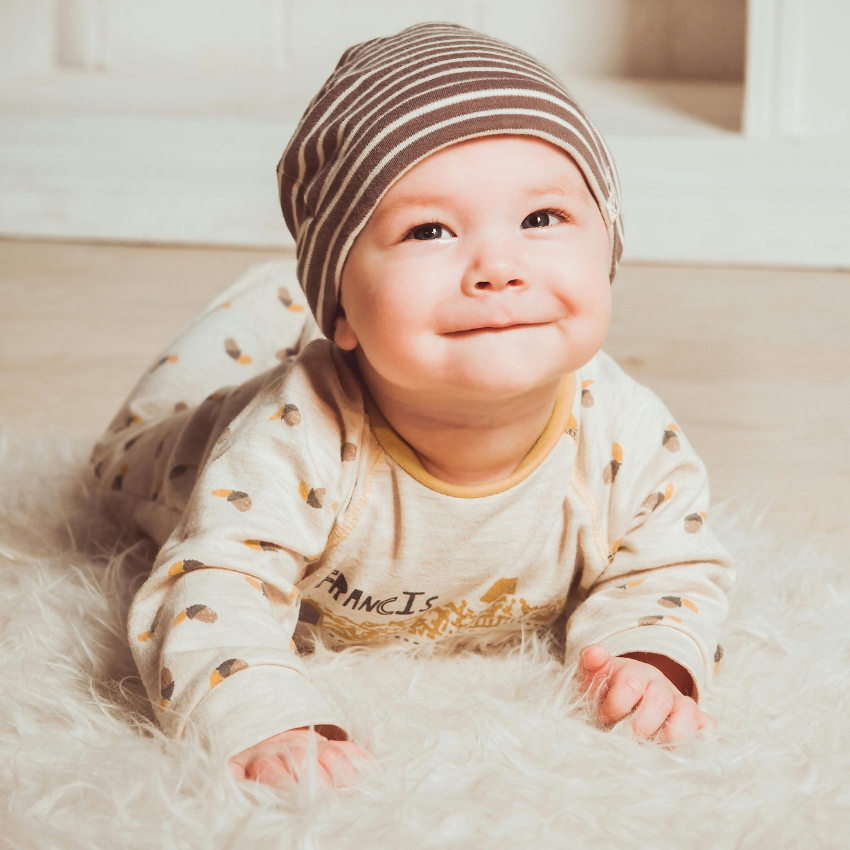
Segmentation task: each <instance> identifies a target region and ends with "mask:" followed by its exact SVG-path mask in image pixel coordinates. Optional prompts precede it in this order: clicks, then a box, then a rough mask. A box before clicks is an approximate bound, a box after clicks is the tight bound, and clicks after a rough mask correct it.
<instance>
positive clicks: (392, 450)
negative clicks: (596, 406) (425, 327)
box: [363, 373, 576, 499]
mask: <svg viewBox="0 0 850 850" xmlns="http://www.w3.org/2000/svg"><path fill="white" fill-rule="evenodd" d="M575 386H576V381H575V375H574V374H572V373H570V374H569V375H564V377H563V378H562V379H561V384H560V386H559V387H558V394H557V395H556V397H555V407H554V408H553V409H552V415H551V416H550V417H549V421H548V422H547V423H546V427H545V428H544V429H543V433H542V434H541V435H540V436H539V437H538V438H537V442H536V443H535V444H534V445H533V446H532V447H531V450H530V451H529V452H528V454H527V455H526V456H525V457H524V458H523V459H522V461H521V462H520V464H519V466H518V467H517V468H516V469H515V470H514V471H513V472H512V473H511V474H510V475H509V476H508V477H507V478H503V479H502V480H501V481H492V482H490V483H488V484H450V483H449V482H448V481H443V480H442V479H440V478H437V477H436V476H435V475H431V473H430V472H428V470H427V469H425V467H424V466H422V462H421V461H420V460H419V458H418V457H417V456H416V453H415V452H414V451H413V449H412V448H411V447H410V445H409V444H408V443H406V442H405V441H404V440H403V439H402V438H401V437H400V436H399V434H398V433H397V432H396V430H395V429H394V428H393V426H392V425H390V423H389V422H387V420H386V418H385V417H384V414H383V413H381V411H380V410H379V409H378V405H377V404H375V401H374V399H373V398H372V397H371V395H370V394H369V392H368V391H367V390H366V388H365V386H364V388H363V389H364V392H363V400H364V404H365V407H366V415H367V416H368V417H369V425H370V427H371V429H372V433H373V434H374V435H375V439H376V440H377V441H378V443H379V444H380V446H381V448H382V449H383V450H384V451H385V452H386V453H387V454H388V455H389V456H390V457H391V458H392V459H393V460H394V461H395V462H396V463H397V464H398V465H399V466H400V467H401V468H402V469H403V470H404V471H405V472H406V473H407V474H408V475H410V476H411V477H412V478H415V479H416V480H417V481H418V482H419V483H420V484H424V485H425V486H426V487H427V488H428V489H429V490H434V491H435V492H437V493H442V494H443V495H445V496H454V497H455V498H458V499H480V498H481V497H482V496H495V495H496V494H497V493H504V492H505V490H510V488H511V487H515V486H516V485H517V484H519V483H520V482H521V481H525V479H526V478H528V476H529V475H531V473H532V472H534V470H535V469H537V467H538V466H540V464H541V463H543V461H544V460H546V458H547V457H548V455H549V452H551V451H552V449H553V448H555V445H556V444H557V442H558V441H559V440H560V439H561V436H562V435H563V433H564V432H565V431H566V430H567V428H568V427H569V420H570V414H571V412H572V406H573V398H574V397H575Z"/></svg>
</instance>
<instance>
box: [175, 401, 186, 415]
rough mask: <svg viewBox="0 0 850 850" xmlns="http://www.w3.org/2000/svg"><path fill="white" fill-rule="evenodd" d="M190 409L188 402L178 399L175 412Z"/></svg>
mask: <svg viewBox="0 0 850 850" xmlns="http://www.w3.org/2000/svg"><path fill="white" fill-rule="evenodd" d="M188 409H189V405H188V404H186V402H185V401H178V402H177V404H175V405H174V412H175V413H182V412H183V411H184V410H188Z"/></svg>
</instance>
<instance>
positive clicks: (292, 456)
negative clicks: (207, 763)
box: [94, 24, 733, 787]
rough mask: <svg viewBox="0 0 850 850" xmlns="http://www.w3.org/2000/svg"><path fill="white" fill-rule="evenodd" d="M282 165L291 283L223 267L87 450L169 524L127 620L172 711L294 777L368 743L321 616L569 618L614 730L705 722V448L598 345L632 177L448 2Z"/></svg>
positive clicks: (459, 620)
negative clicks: (320, 648) (623, 199)
mask: <svg viewBox="0 0 850 850" xmlns="http://www.w3.org/2000/svg"><path fill="white" fill-rule="evenodd" d="M278 177H279V185H280V198H281V204H282V207H283V212H284V216H285V218H286V222H287V225H288V227H289V229H290V231H291V232H292V234H293V236H294V237H295V239H296V241H297V252H298V257H297V261H298V270H297V278H298V281H299V283H300V284H301V287H302V288H303V290H304V292H305V294H306V300H305V298H304V297H302V296H301V294H300V293H299V292H298V291H297V289H296V287H295V286H291V287H288V286H286V285H280V284H281V283H282V282H281V281H280V280H276V279H275V277H274V275H275V274H280V266H276V267H272V268H270V267H264V268H262V269H260V270H258V271H256V272H254V273H253V274H252V275H249V276H248V277H247V278H246V279H245V280H243V281H241V282H239V283H238V284H237V285H236V286H235V287H233V288H231V290H229V291H228V292H227V293H225V295H224V296H222V297H221V298H219V299H218V300H217V301H216V302H215V303H214V304H213V305H212V306H211V307H210V308H209V309H208V310H207V311H206V312H205V313H204V314H203V315H202V316H201V317H200V318H199V319H198V320H196V322H195V323H194V324H193V325H192V326H190V328H189V329H188V330H187V331H185V332H184V334H183V335H182V336H181V337H179V338H178V340H177V341H175V343H174V344H173V345H172V346H171V347H170V348H169V349H168V350H167V351H166V352H165V353H164V356H163V357H162V358H161V359H160V360H158V361H157V363H156V364H155V365H154V367H153V369H152V370H151V371H150V373H149V374H148V375H147V376H146V377H145V378H144V379H143V381H142V382H141V383H140V385H139V387H137V389H136V390H135V391H134V393H133V395H132V396H131V398H130V401H129V402H128V404H127V406H126V407H125V409H124V410H122V412H121V414H119V417H118V418H117V419H116V421H115V423H113V426H112V427H111V428H110V431H109V432H108V434H107V435H106V437H105V438H104V439H103V440H102V441H101V443H100V444H99V446H98V447H97V448H96V450H95V455H94V461H95V463H96V474H97V475H98V477H99V478H100V481H101V482H102V487H103V490H104V493H105V496H106V497H108V498H109V499H111V500H112V501H113V502H114V504H115V506H116V508H117V509H118V510H119V511H120V512H121V513H122V515H123V516H124V517H125V518H127V519H128V520H129V519H132V520H133V521H134V522H135V523H136V524H137V525H139V526H140V527H141V528H143V529H144V530H146V531H147V532H148V533H149V534H151V536H152V537H153V538H154V539H155V540H157V541H158V542H159V543H160V544H162V543H164V545H163V546H162V549H161V551H160V553H159V556H158V557H157V560H156V563H155V564H154V568H153V571H152V573H151V576H150V578H149V579H148V580H147V581H146V583H145V584H144V585H143V586H142V588H141V589H140V590H139V592H138V594H137V595H136V597H135V600H134V602H133V605H132V608H131V611H130V616H129V633H130V640H131V644H132V647H133V651H134V654H135V658H136V661H137V663H138V667H139V670H140V673H141V675H142V679H143V681H144V684H145V687H146V689H147V691H148V693H149V695H150V697H151V700H152V701H153V703H154V706H155V707H156V710H157V716H158V719H159V721H160V723H161V725H162V727H163V728H164V730H165V731H166V732H167V733H169V734H172V735H180V734H181V733H182V731H183V730H184V728H185V726H186V724H187V722H190V721H191V723H192V724H193V725H194V726H195V728H197V729H198V730H199V731H200V732H201V733H202V735H204V736H205V737H206V738H207V739H208V740H210V741H214V742H215V743H216V745H217V747H219V748H220V750H221V751H222V752H223V753H224V754H225V756H226V758H227V760H228V762H229V764H230V768H231V770H232V771H233V774H234V776H236V777H237V778H243V777H246V778H249V779H254V780H259V781H262V782H266V783H269V784H272V785H277V786H282V787H285V786H286V785H287V784H289V783H290V782H292V781H294V780H293V777H297V775H298V773H299V770H300V767H301V765H303V763H304V760H305V757H306V753H307V752H308V751H309V750H313V749H314V751H315V753H316V756H317V760H318V765H319V771H320V774H321V776H322V777H324V778H325V779H326V780H327V781H328V782H334V783H338V784H344V783H346V782H350V781H351V777H352V774H353V771H354V768H355V765H356V763H357V760H358V758H362V757H365V753H363V751H362V750H361V749H360V748H359V747H358V746H357V745H356V744H355V743H354V742H353V741H351V740H349V726H348V722H347V721H346V719H345V717H344V716H343V715H342V713H341V712H340V710H339V709H338V708H337V707H336V706H334V705H331V704H330V703H329V702H328V701H326V700H325V698H324V697H323V696H322V694H321V693H320V692H319V690H318V689H317V688H316V687H315V686H314V685H313V684H312V683H311V681H310V678H309V671H308V664H306V663H305V660H304V658H303V657H302V655H301V654H299V649H300V648H302V647H305V646H306V645H307V643H308V640H309V637H310V635H311V634H313V635H319V636H320V637H321V639H322V640H324V641H325V642H326V643H327V644H329V645H331V646H337V647H345V646H351V645H357V644H373V645H376V644H379V643H386V642H395V641H404V642H407V643H413V644H417V643H418V644H432V643H434V642H436V641H446V640H456V641H459V642H461V641H468V642H482V641H483V642H493V641H496V640H501V639H504V638H505V637H506V636H510V635H518V634H521V633H522V632H523V631H525V630H528V629H538V628H541V627H545V626H547V625H551V624H553V623H554V622H555V621H556V620H558V618H559V616H560V615H562V614H564V613H565V612H569V613H570V615H569V618H568V620H567V633H566V662H567V664H568V665H572V666H571V669H575V670H576V677H577V680H578V684H579V686H580V687H581V688H582V689H583V690H584V691H585V692H587V693H588V694H589V695H591V696H593V697H595V698H597V699H598V709H597V710H598V717H599V720H600V721H601V722H602V723H604V724H611V723H615V722H617V721H619V720H621V719H623V718H625V717H627V716H628V715H631V717H630V719H629V721H628V722H630V724H631V727H632V729H633V732H634V734H635V736H637V737H638V738H642V739H645V738H654V739H655V740H658V741H661V742H675V741H679V740H682V739H685V738H687V737H689V736H692V735H694V734H696V733H698V732H700V731H701V730H705V729H710V728H712V727H713V726H714V721H713V720H712V719H711V718H710V717H709V716H708V715H707V714H705V713H703V712H702V711H700V709H699V708H698V707H697V700H698V698H699V696H700V695H701V694H702V693H703V692H704V689H705V688H706V686H707V685H708V684H709V683H710V681H711V678H712V676H713V673H714V668H715V667H716V664H717V662H719V660H720V657H721V655H722V650H721V648H720V646H719V645H718V643H717V635H718V631H719V628H720V626H721V625H722V623H723V621H724V618H725V615H726V593H727V591H728V589H729V587H730V585H731V582H732V580H733V568H732V566H731V564H730V562H729V559H728V556H727V554H726V552H725V551H724V549H723V548H722V547H721V546H720V545H719V543H718V542H717V541H716V539H715V538H714V536H713V535H712V534H711V532H710V529H709V528H708V527H707V524H706V511H707V509H708V482H707V478H706V473H705V468H704V466H703V464H702V463H701V462H700V460H699V458H698V457H697V456H696V455H695V453H694V452H693V450H692V449H691V448H690V446H689V445H688V443H687V441H686V440H685V438H684V437H683V435H682V433H681V431H680V430H679V428H678V427H677V425H676V424H675V422H674V421H673V418H672V417H671V415H670V414H669V412H668V411H667V410H666V409H665V408H664V406H663V405H662V404H661V402H660V401H659V400H658V399H657V398H656V397H655V396H654V395H653V394H652V393H651V392H649V391H648V390H646V389H645V388H643V387H641V386H639V385H638V384H636V383H635V382H634V381H632V380H631V379H630V378H628V377H627V376H626V375H625V374H624V373H623V372H622V371H621V370H620V369H619V368H618V367H617V366H616V365H615V364H614V363H613V362H612V361H611V359H610V358H608V357H607V356H605V355H604V354H603V353H602V352H601V351H600V348H601V345H602V343H603V341H604V339H605V336H606V333H607V330H608V325H609V319H610V312H611V286H610V283H611V280H612V279H613V276H614V273H615V271H616V267H617V261H618V259H619V256H620V254H621V251H622V241H621V239H622V224H621V220H620V216H619V189H618V185H617V179H616V175H615V171H614V165H613V161H612V160H611V157H610V154H609V153H608V150H607V148H606V147H605V144H604V142H603V141H602V139H601V137H600V136H599V134H598V133H597V131H596V130H595V129H594V127H593V126H592V125H591V124H590V122H589V121H588V119H587V118H586V117H585V116H584V114H583V113H582V112H581V110H580V109H579V108H578V106H576V104H575V103H574V102H573V101H572V100H571V98H570V97H569V96H568V95H567V93H566V92H565V91H564V89H563V87H562V85H561V84H560V82H559V81H558V80H557V78H555V77H554V76H553V75H552V74H551V73H549V72H548V71H547V70H546V69H545V68H543V67H542V66H541V65H539V64H538V63H537V62H536V61H535V60H533V59H532V58H530V57H529V56H527V55H526V54H524V53H522V52H520V51H518V50H516V49H515V48H512V47H510V46H508V45H506V44H504V43H502V42H499V41H496V40H493V39H490V38H487V37H485V36H482V35H479V34H477V33H475V32H472V31H470V30H467V29H465V28H463V27H458V26H454V25H448V24H423V25H419V26H415V27H411V28H409V29H407V30H404V31H403V32H401V33H399V34H398V35H396V36H393V37H390V38H380V39H375V40H373V41H370V42H367V43H365V44H361V45H358V46H356V47H354V48H351V49H349V50H348V51H347V52H346V53H345V54H344V55H343V57H342V59H341V60H340V62H339V64H338V66H337V68H336V70H335V71H334V73H333V74H332V76H331V77H330V79H329V80H328V81H327V82H326V84H325V85H324V86H323V88H322V89H321V91H320V92H319V93H318V95H316V97H315V98H314V99H313V101H312V102H311V104H310V106H309V107H308V109H307V112H306V113H305V115H304V117H303V118H302V121H301V123H300V125H299V127H298V129H297V130H296V133H295V135H294V137H293V139H292V140H291V141H290V143H289V146H288V147H287V150H286V151H285V153H284V155H283V158H282V160H281V162H280V165H279V168H278ZM286 282H287V281H286V279H284V281H283V283H286ZM307 306H309V311H308V310H307V309H305V307H307ZM310 312H312V314H313V315H314V316H315V319H316V323H313V322H312V321H311V320H310ZM322 334H324V336H323V335H322ZM276 355H277V358H278V359H275V356H276ZM226 385H230V388H229V389H228V388H226V389H222V387H225V386H226ZM199 394H200V395H199ZM207 394H208V397H207V398H206V399H205V400H204V399H203V396H204V395H207Z"/></svg>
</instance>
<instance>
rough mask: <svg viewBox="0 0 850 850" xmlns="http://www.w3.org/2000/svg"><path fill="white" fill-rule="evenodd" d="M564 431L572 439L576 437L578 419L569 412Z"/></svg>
mask: <svg viewBox="0 0 850 850" xmlns="http://www.w3.org/2000/svg"><path fill="white" fill-rule="evenodd" d="M565 430H566V433H567V434H569V435H570V436H571V437H572V438H573V439H574V440H575V439H576V438H577V437H578V420H577V419H576V418H575V416H573V414H572V413H571V414H570V418H569V419H568V420H567V427H566V429H565Z"/></svg>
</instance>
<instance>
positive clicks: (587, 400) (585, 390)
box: [581, 381, 596, 407]
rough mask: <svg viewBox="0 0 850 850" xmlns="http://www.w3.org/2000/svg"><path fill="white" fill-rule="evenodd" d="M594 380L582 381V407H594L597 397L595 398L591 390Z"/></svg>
mask: <svg viewBox="0 0 850 850" xmlns="http://www.w3.org/2000/svg"><path fill="white" fill-rule="evenodd" d="M593 383H594V382H593V381H582V382H581V406H582V407H593V405H594V404H596V401H595V399H594V398H593V394H592V393H591V392H590V387H592V386H593Z"/></svg>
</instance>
